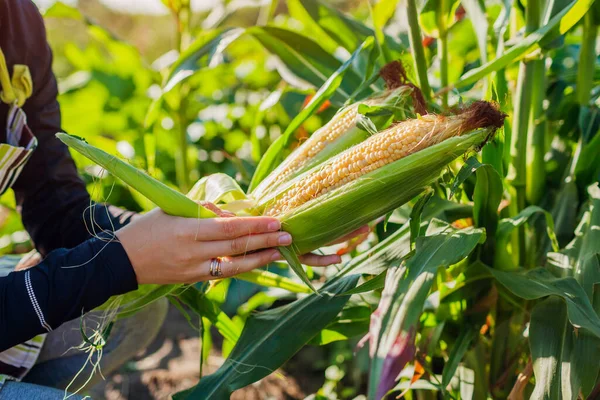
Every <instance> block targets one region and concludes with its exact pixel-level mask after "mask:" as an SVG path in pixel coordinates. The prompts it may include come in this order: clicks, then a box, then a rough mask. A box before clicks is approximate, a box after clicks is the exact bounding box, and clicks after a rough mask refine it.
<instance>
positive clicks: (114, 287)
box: [0, 235, 137, 351]
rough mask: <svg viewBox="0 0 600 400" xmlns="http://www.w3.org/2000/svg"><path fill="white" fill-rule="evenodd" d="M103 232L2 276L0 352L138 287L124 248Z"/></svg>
mask: <svg viewBox="0 0 600 400" xmlns="http://www.w3.org/2000/svg"><path fill="white" fill-rule="evenodd" d="M103 236H104V239H100V238H93V239H90V240H87V241H85V242H84V243H82V244H80V245H79V246H77V247H75V248H73V249H71V250H66V249H58V250H55V251H53V252H51V253H50V254H48V256H47V257H46V258H45V259H44V260H43V261H42V262H41V263H40V264H38V265H37V266H35V267H33V268H30V269H28V270H25V271H18V272H13V273H11V274H9V275H8V276H6V277H5V278H0V351H3V350H5V349H7V348H10V347H12V346H14V345H16V344H18V343H22V342H24V341H26V340H28V339H30V338H32V337H34V336H35V335H38V334H40V333H44V332H47V331H48V330H51V329H53V328H56V327H58V326H60V325H61V324H62V323H63V322H66V321H69V320H72V319H74V318H77V317H79V316H81V315H82V314H83V313H85V312H87V311H89V310H91V309H94V308H95V307H98V306H99V305H101V304H103V303H104V302H105V301H106V300H108V298H109V297H111V296H114V295H118V294H122V293H126V292H129V291H132V290H135V289H137V280H136V276H135V273H134V271H133V268H132V267H131V264H130V262H129V259H128V257H127V254H126V253H125V250H124V249H123V247H122V246H121V244H120V243H118V242H117V241H116V240H110V239H109V238H110V237H112V236H110V235H103Z"/></svg>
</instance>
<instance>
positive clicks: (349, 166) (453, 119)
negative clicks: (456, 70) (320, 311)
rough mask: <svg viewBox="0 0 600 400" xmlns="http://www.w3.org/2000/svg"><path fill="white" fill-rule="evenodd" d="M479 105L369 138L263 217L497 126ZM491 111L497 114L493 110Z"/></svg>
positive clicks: (294, 187) (418, 120) (295, 186)
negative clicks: (436, 146)
mask: <svg viewBox="0 0 600 400" xmlns="http://www.w3.org/2000/svg"><path fill="white" fill-rule="evenodd" d="M481 104H484V102H481ZM481 104H480V103H479V102H478V103H476V104H474V106H473V107H470V108H469V109H467V110H466V111H464V112H463V113H461V114H458V115H453V116H450V117H445V116H440V115H433V114H428V115H423V116H421V117H419V118H415V119H410V120H406V121H404V122H401V123H399V124H396V125H395V126H393V127H391V128H388V129H386V130H385V131H382V132H381V133H379V134H377V135H373V136H371V137H370V138H369V139H367V140H365V141H364V142H362V143H359V144H357V145H356V146H354V147H352V148H350V149H348V150H347V151H345V152H343V153H341V154H339V155H337V156H336V157H333V158H332V159H331V160H329V161H328V162H327V163H325V164H323V166H322V167H321V168H319V169H317V170H315V171H313V172H310V173H309V174H308V175H307V176H306V177H304V178H303V179H302V180H301V181H299V182H297V183H295V184H293V185H292V187H291V188H290V189H289V190H288V191H287V192H285V193H284V194H283V195H282V196H281V197H280V198H279V199H276V200H275V201H274V202H273V204H271V205H269V207H268V208H267V209H266V210H265V215H271V216H275V215H280V214H285V213H286V212H288V211H290V210H293V209H295V208H296V207H298V206H300V205H302V204H304V203H305V202H307V201H310V200H312V199H315V198H317V197H319V196H320V195H322V194H324V193H325V192H329V191H332V190H334V189H337V188H339V187H340V186H342V185H345V184H346V183H348V182H351V181H354V180H356V179H358V178H360V177H361V176H363V175H365V174H367V173H369V172H372V171H374V170H376V169H378V168H381V167H383V166H385V165H387V164H389V163H392V162H394V161H397V160H399V159H401V158H403V157H406V156H408V155H410V154H413V153H415V152H417V151H419V150H422V149H425V148H427V147H429V146H432V145H434V144H437V143H439V142H441V141H443V140H446V139H448V138H451V137H454V136H459V135H461V134H463V133H466V132H468V131H471V130H473V129H477V128H481V127H486V126H490V125H494V124H497V121H495V120H492V119H491V118H489V116H488V115H487V114H485V113H486V112H487V110H488V108H489V107H492V106H491V105H489V103H485V105H481ZM485 107H487V108H485ZM494 112H496V113H497V111H495V108H494ZM494 115H495V114H494Z"/></svg>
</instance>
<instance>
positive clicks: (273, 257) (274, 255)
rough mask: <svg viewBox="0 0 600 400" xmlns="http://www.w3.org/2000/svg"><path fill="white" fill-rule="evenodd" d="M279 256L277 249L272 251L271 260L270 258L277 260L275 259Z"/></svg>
mask: <svg viewBox="0 0 600 400" xmlns="http://www.w3.org/2000/svg"><path fill="white" fill-rule="evenodd" d="M280 258H281V254H279V252H278V251H276V252H274V253H273V254H272V255H271V260H272V261H277V260H279V259H280Z"/></svg>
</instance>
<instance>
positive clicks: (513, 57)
mask: <svg viewBox="0 0 600 400" xmlns="http://www.w3.org/2000/svg"><path fill="white" fill-rule="evenodd" d="M593 3H594V0H576V1H573V2H572V3H571V4H569V6H567V7H565V8H564V9H563V10H562V11H561V12H560V13H558V14H556V15H555V16H554V17H553V18H552V19H550V21H549V22H548V24H546V25H544V26H542V27H541V28H540V29H538V30H536V31H534V32H532V33H531V34H529V35H527V36H526V37H525V38H523V39H521V40H519V41H518V43H517V44H515V45H514V46H512V47H511V48H510V49H508V50H507V51H506V52H504V54H503V55H502V56H500V57H498V58H496V59H494V60H492V61H490V62H488V63H485V64H484V65H482V66H481V67H478V68H475V69H472V70H470V71H469V72H467V73H466V74H464V75H463V76H462V78H461V79H460V80H459V81H458V82H456V83H455V84H454V85H453V87H455V88H461V87H465V86H468V85H471V84H473V83H475V82H477V81H478V80H479V79H481V78H483V77H485V76H486V75H488V74H489V73H491V72H494V71H498V70H500V69H502V68H504V67H506V66H507V65H509V64H511V63H513V62H515V61H518V60H519V58H520V57H521V56H523V55H525V54H526V53H527V52H529V51H532V50H534V49H535V48H539V45H540V43H541V42H542V41H549V40H552V39H554V38H555V37H556V34H557V32H555V31H554V28H556V27H558V28H559V31H558V34H560V35H564V34H565V33H566V32H567V31H568V30H569V29H571V28H572V27H573V26H575V24H577V22H579V21H580V20H581V18H583V16H584V15H585V13H586V12H587V11H588V10H589V8H590V7H591V6H592V4H593Z"/></svg>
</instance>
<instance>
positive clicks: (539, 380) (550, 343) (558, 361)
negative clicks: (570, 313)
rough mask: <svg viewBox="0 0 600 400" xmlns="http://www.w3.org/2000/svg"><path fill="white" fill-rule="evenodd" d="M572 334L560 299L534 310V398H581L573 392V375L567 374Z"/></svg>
mask: <svg viewBox="0 0 600 400" xmlns="http://www.w3.org/2000/svg"><path fill="white" fill-rule="evenodd" d="M570 335H571V329H570V328H569V324H568V320H567V307H566V305H565V303H564V302H562V301H561V300H560V299H558V298H556V297H550V298H548V299H546V300H544V301H543V302H541V303H539V304H537V305H536V306H535V307H534V308H533V310H532V312H531V325H530V328H529V347H530V348H531V358H532V361H533V371H534V374H535V388H534V390H533V393H532V394H531V398H533V399H541V398H544V399H549V400H551V399H556V400H559V399H563V398H564V399H576V398H577V396H576V394H575V393H573V392H572V390H571V382H570V379H569V374H564V372H563V370H565V369H566V368H565V367H564V365H565V364H566V366H567V368H568V366H569V365H568V362H569V357H568V347H569V346H570V344H571V343H570V342H571V340H570V339H571V338H570ZM565 347H567V349H565ZM565 350H566V353H567V354H566V357H565ZM563 357H564V358H566V359H563ZM567 371H568V369H567ZM563 380H564V384H563V382H562V381H563ZM574 395H575V396H574Z"/></svg>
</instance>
